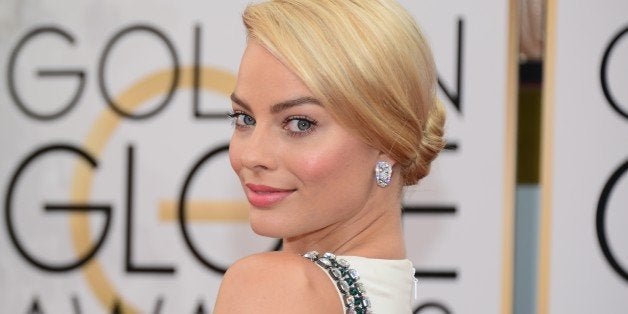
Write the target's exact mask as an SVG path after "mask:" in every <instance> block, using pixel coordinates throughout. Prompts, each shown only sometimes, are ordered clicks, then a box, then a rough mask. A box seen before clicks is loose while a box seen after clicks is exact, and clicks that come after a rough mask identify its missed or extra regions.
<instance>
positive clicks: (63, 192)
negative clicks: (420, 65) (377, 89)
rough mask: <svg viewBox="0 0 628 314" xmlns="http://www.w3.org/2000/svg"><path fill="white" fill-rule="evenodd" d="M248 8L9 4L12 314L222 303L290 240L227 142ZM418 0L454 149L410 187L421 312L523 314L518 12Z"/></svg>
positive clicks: (1, 42)
mask: <svg viewBox="0 0 628 314" xmlns="http://www.w3.org/2000/svg"><path fill="white" fill-rule="evenodd" d="M246 2H248V1H229V2H227V1H224V2H218V1H211V2H210V1H179V2H177V3H176V4H175V3H174V2H171V1H134V2H132V3H131V2H125V1H121V0H116V1H107V2H106V3H102V2H96V1H64V2H63V4H60V3H58V1H39V2H23V1H16V0H12V1H3V2H2V3H0V73H1V75H2V78H3V79H2V80H1V81H0V82H2V86H1V87H0V146H1V147H2V153H1V155H0V174H1V177H0V192H1V193H2V196H1V197H2V205H3V207H2V213H3V214H2V223H1V224H0V252H2V257H1V258H0V291H2V293H0V312H2V313H15V312H22V313H23V312H38V311H39V312H45V313H99V312H100V313H104V312H111V308H114V307H116V306H117V307H118V308H119V309H121V310H124V311H125V312H156V313H173V312H177V313H179V312H183V313H188V312H189V313H192V312H205V313H209V312H211V308H212V305H213V302H214V298H215V295H216V292H217V288H218V285H219V283H220V279H221V273H220V270H221V269H224V268H225V267H227V266H228V265H229V264H230V263H232V262H233V261H235V260H236V259H238V258H240V257H242V256H244V255H247V254H250V253H252V252H256V251H262V250H270V249H272V248H273V247H274V246H275V245H276V241H275V240H273V239H265V238H261V237H258V236H256V235H254V234H253V233H252V232H251V231H250V230H249V227H248V225H247V223H246V210H245V209H246V204H245V203H244V200H245V198H244V196H243V194H242V193H241V191H240V188H239V184H238V182H237V179H236V177H235V176H234V175H233V174H232V173H231V170H230V167H229V165H228V159H227V154H226V151H225V148H226V145H227V144H228V139H229V136H230V133H231V126H230V125H229V123H228V121H227V120H226V119H225V118H224V113H226V111H227V110H228V108H229V100H228V94H229V93H230V92H231V89H232V88H233V85H234V82H235V74H236V73H237V67H238V63H239V59H240V56H241V52H242V51H243V49H244V44H245V39H244V30H243V27H242V26H241V21H240V18H239V15H240V13H241V11H242V10H243V9H244V7H245V4H246ZM511 2H513V3H514V1H511ZM402 3H403V4H404V5H405V6H406V7H407V8H408V9H409V10H410V11H411V12H412V13H413V15H414V16H415V17H416V18H417V19H418V21H419V23H420V24H421V25H422V26H423V28H424V31H425V33H426V34H427V36H428V38H429V39H430V41H431V43H432V46H433V49H434V54H435V58H436V61H437V67H438V71H439V75H440V79H441V83H442V86H441V89H440V96H441V98H442V99H443V101H444V103H445V104H446V106H447V109H448V112H449V121H448V125H447V131H448V139H449V141H450V143H451V144H452V147H454V149H452V150H449V151H447V152H445V153H443V155H442V156H441V157H440V158H439V159H438V160H437V161H436V163H435V165H434V167H433V170H432V175H431V176H430V177H429V178H428V179H426V180H425V181H424V182H422V183H421V184H420V185H419V186H418V187H413V188H410V189H409V190H408V192H407V193H406V206H407V211H406V217H405V230H406V237H407V245H408V252H409V258H410V259H411V260H412V261H413V262H414V263H415V265H416V268H417V270H418V272H419V273H418V277H419V280H420V285H419V295H420V298H419V300H418V301H417V304H416V311H415V312H416V313H509V312H510V303H511V301H510V298H511V285H512V283H511V277H512V274H511V271H512V269H511V262H512V222H511V219H512V206H513V200H512V195H513V193H514V188H513V186H514V167H513V156H514V155H513V150H514V144H515V143H514V132H513V130H514V127H515V126H514V123H512V121H514V116H513V115H514V110H513V108H514V106H513V104H514V93H515V90H514V87H513V86H514V78H515V75H516V73H515V71H514V66H513V65H514V60H515V59H514V56H515V55H516V54H515V51H516V50H515V49H516V45H515V42H514V41H512V38H510V37H509V30H510V29H511V28H512V25H511V24H512V23H514V22H513V21H514V19H512V17H514V16H515V15H512V16H511V19H509V14H513V13H512V12H511V11H509V9H511V8H509V7H508V3H507V2H505V1H488V0H486V1H480V2H478V1H475V2H473V3H469V2H468V1H466V2H465V1H450V2H447V3H444V2H442V1H436V0H432V1H402ZM513 25H514V24H513ZM509 38H510V40H509ZM513 47H514V49H513ZM177 69H178V70H177ZM458 80H459V83H458ZM447 94H449V95H447ZM181 204H183V205H184V206H183V209H182V206H181ZM180 212H184V215H183V218H180V217H181V216H180V215H179V213H180ZM99 241H102V242H99ZM98 243H100V244H101V245H98ZM90 253H93V254H92V255H90Z"/></svg>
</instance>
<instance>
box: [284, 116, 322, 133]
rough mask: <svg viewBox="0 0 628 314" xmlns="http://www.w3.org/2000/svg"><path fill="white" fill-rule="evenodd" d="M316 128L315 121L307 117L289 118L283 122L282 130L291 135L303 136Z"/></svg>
mask: <svg viewBox="0 0 628 314" xmlns="http://www.w3.org/2000/svg"><path fill="white" fill-rule="evenodd" d="M315 126H316V121H313V120H311V119H309V118H307V117H289V118H288V119H286V121H285V122H284V129H286V130H288V132H290V134H291V135H303V134H305V133H308V132H311V131H313V130H314V128H315Z"/></svg>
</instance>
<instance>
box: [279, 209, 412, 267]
mask: <svg viewBox="0 0 628 314" xmlns="http://www.w3.org/2000/svg"><path fill="white" fill-rule="evenodd" d="M394 204H395V205H396V206H387V207H386V208H384V207H376V208H372V209H371V210H369V211H366V212H364V213H361V214H360V215H356V216H355V217H353V218H352V219H349V220H347V221H345V222H343V223H339V224H337V225H332V226H328V227H326V228H323V229H321V230H317V231H314V232H311V233H309V234H304V235H300V236H297V237H292V238H285V239H283V250H284V251H287V252H294V253H299V254H302V253H305V252H306V251H312V250H316V251H319V252H321V253H322V252H333V253H335V254H337V255H356V256H363V257H371V258H382V259H404V258H405V246H404V241H403V231H402V224H401V209H400V207H401V206H400V204H399V202H395V203H394Z"/></svg>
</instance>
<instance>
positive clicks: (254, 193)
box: [246, 183, 295, 208]
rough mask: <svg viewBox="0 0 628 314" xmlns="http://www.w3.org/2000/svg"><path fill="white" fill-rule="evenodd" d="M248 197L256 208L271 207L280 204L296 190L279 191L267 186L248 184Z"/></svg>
mask: <svg viewBox="0 0 628 314" xmlns="http://www.w3.org/2000/svg"><path fill="white" fill-rule="evenodd" d="M246 187H247V189H246V197H247V198H248V199H249V203H251V205H253V206H255V207H262V208H263V207H270V206H273V205H274V204H277V203H279V202H280V201H282V200H283V199H284V198H286V197H288V195H290V194H292V192H294V191H295V190H286V189H278V188H273V187H270V186H265V185H258V184H252V183H247V184H246Z"/></svg>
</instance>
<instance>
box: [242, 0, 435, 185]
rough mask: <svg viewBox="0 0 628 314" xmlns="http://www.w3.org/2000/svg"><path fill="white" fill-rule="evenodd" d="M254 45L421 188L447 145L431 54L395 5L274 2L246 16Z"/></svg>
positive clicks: (351, 0) (387, 0) (367, 0)
mask: <svg viewBox="0 0 628 314" xmlns="http://www.w3.org/2000/svg"><path fill="white" fill-rule="evenodd" d="M243 20H244V24H245V26H246V28H247V32H248V36H249V39H250V40H256V41H257V42H258V43H260V44H261V45H263V46H264V47H265V48H266V49H268V50H269V51H270V52H271V53H272V54H273V55H275V57H277V58H278V59H279V60H281V61H282V62H283V63H284V64H285V65H286V66H287V67H289V68H290V69H291V70H292V71H294V72H295V73H296V74H297V76H299V77H300V78H301V80H302V81H303V83H304V84H305V85H306V86H307V87H308V88H309V89H310V91H312V93H313V94H314V96H316V97H317V98H318V99H319V100H320V101H321V103H322V104H323V105H324V106H325V108H327V110H329V112H330V114H331V115H332V116H333V117H334V119H336V120H337V121H338V122H339V123H341V124H342V125H343V126H345V127H347V128H348V129H350V130H352V131H354V132H355V133H357V134H358V135H359V136H360V137H361V138H362V139H363V140H364V141H365V142H366V143H367V144H368V145H371V146H373V147H375V148H377V149H379V150H380V151H382V152H384V153H385V154H387V155H388V156H389V157H390V158H392V159H393V160H395V162H396V163H397V165H398V166H399V169H400V171H401V175H402V178H403V183H404V185H413V184H416V183H417V182H418V181H419V180H420V179H421V178H423V177H425V176H426V175H427V174H428V173H429V170H430V164H431V162H432V160H434V158H436V156H437V155H438V153H439V152H440V151H441V150H442V148H443V146H444V140H443V128H444V123H445V111H444V109H443V107H442V104H441V103H440V102H438V100H437V97H436V70H435V66H434V61H433V58H432V54H431V52H430V48H429V46H428V44H427V43H426V41H425V39H424V37H423V35H422V33H421V31H420V30H419V28H418V26H417V25H416V24H415V22H414V20H413V18H412V17H411V16H410V14H409V13H408V12H407V11H406V10H405V9H404V8H403V7H401V6H400V5H399V4H397V3H396V2H395V1H391V0H338V1H332V0H325V1H321V0H274V1H268V2H263V3H259V4H254V5H250V6H248V7H247V8H246V10H245V11H244V14H243Z"/></svg>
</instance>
